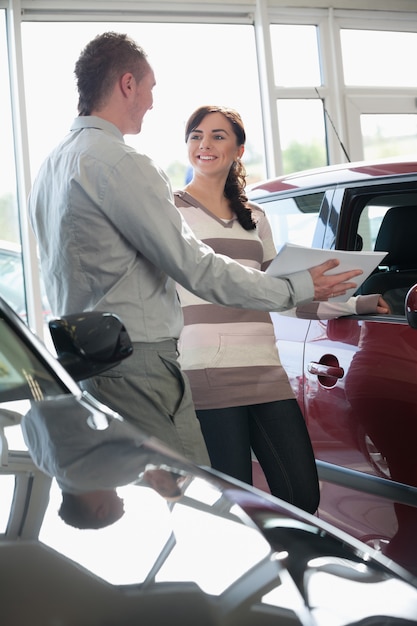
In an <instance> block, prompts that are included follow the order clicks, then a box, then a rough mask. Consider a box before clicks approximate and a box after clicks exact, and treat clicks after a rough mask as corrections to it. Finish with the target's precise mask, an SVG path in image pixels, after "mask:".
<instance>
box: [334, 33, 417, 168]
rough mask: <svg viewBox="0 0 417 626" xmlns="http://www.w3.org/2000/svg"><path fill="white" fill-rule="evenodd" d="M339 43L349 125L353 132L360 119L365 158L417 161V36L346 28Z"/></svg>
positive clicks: (415, 34) (416, 34) (414, 34)
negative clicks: (415, 61)
mask: <svg viewBox="0 0 417 626" xmlns="http://www.w3.org/2000/svg"><path fill="white" fill-rule="evenodd" d="M340 40H341V49H342V59H343V74H344V82H345V84H346V87H347V89H346V92H347V94H348V101H349V102H350V103H351V108H350V110H351V111H352V114H350V119H349V123H350V125H351V128H354V117H355V115H359V130H360V135H361V138H362V146H363V152H362V155H363V158H365V159H379V158H386V157H395V156H403V157H406V158H408V157H413V158H414V157H415V155H416V153H417V106H416V99H415V95H416V91H415V88H416V87H417V72H416V71H413V69H410V68H412V61H411V60H412V59H415V58H416V57H417V33H413V32H403V31H402V32H394V31H384V30H358V29H348V28H342V29H341V31H340ZM364 50H372V54H363V51H364ZM348 111H349V107H348ZM362 155H361V156H362Z"/></svg>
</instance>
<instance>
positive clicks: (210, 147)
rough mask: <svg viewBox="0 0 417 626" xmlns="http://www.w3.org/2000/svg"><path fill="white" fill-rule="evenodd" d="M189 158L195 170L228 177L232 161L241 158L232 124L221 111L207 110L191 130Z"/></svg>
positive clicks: (241, 152) (241, 151)
mask: <svg viewBox="0 0 417 626" xmlns="http://www.w3.org/2000/svg"><path fill="white" fill-rule="evenodd" d="M187 146H188V158H189V160H190V163H191V165H192V167H193V169H194V172H195V173H198V174H204V175H214V174H216V175H219V174H224V175H226V176H227V174H228V172H229V170H230V168H231V166H232V163H233V162H234V161H236V159H237V158H238V157H241V156H242V154H243V151H244V147H243V146H238V145H237V138H236V135H235V133H234V132H233V126H232V124H231V123H230V122H229V120H228V119H227V117H225V116H224V115H223V114H222V113H208V114H207V115H206V116H205V117H204V118H203V120H202V121H201V122H200V124H199V125H198V126H197V127H196V128H195V129H194V130H193V131H192V132H191V133H190V135H189V137H188V140H187Z"/></svg>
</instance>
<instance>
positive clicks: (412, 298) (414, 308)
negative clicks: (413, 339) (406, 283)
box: [405, 285, 417, 329]
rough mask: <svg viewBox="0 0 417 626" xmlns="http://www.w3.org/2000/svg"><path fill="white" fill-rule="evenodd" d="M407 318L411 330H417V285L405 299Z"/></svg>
mask: <svg viewBox="0 0 417 626" xmlns="http://www.w3.org/2000/svg"><path fill="white" fill-rule="evenodd" d="M405 316H406V318H407V322H408V323H409V324H410V326H411V328H416V329H417V285H414V286H413V287H411V289H410V290H409V291H408V293H407V295H406V297H405Z"/></svg>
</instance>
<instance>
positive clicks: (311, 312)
mask: <svg viewBox="0 0 417 626" xmlns="http://www.w3.org/2000/svg"><path fill="white" fill-rule="evenodd" d="M378 300H379V294H370V295H366V296H352V297H351V298H349V299H348V300H347V301H346V302H329V301H327V302H315V301H313V302H309V303H308V304H304V305H302V306H299V307H295V308H293V309H290V310H288V311H286V314H287V315H289V316H291V317H299V318H301V319H309V320H311V319H316V320H331V319H336V318H338V317H344V316H346V315H371V314H372V313H376V312H377V310H376V309H377V305H378Z"/></svg>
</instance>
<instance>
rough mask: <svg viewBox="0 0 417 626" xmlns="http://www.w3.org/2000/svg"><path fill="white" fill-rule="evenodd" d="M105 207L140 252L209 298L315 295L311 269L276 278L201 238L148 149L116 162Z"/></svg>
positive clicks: (254, 301)
mask: <svg viewBox="0 0 417 626" xmlns="http://www.w3.org/2000/svg"><path fill="white" fill-rule="evenodd" d="M120 189H122V190H123V193H122V194H121V193H120ZM103 210H104V212H105V213H106V215H107V217H108V219H110V220H111V221H112V222H113V223H114V224H115V225H116V227H117V229H118V230H119V231H120V232H121V233H122V234H123V235H124V237H125V238H126V239H127V240H128V241H129V242H130V243H131V245H132V246H134V248H135V249H136V250H138V252H139V253H140V254H142V255H143V256H144V257H146V259H147V260H148V261H150V262H151V263H152V264H153V265H155V266H156V267H158V268H160V269H161V270H163V271H164V272H165V273H166V274H167V275H168V276H170V277H171V278H172V279H174V280H175V281H176V282H178V283H180V284H181V285H182V286H183V287H185V288H186V289H188V290H189V291H191V292H193V293H195V294H196V295H198V296H200V297H201V298H204V299H205V300H208V301H210V302H215V303H218V304H224V305H229V306H236V307H241V308H249V309H257V310H269V311H282V310H285V309H288V308H290V307H293V306H295V305H297V304H299V303H303V302H307V301H310V300H311V299H312V297H313V295H314V285H313V281H312V278H311V274H310V272H308V271H303V272H297V273H294V274H291V275H288V276H286V277H283V278H275V277H272V276H269V275H265V274H264V273H263V272H260V271H258V270H255V269H251V268H248V267H244V266H242V265H240V264H239V263H236V262H235V261H233V260H231V259H230V258H229V257H226V256H222V255H216V254H215V253H214V252H213V250H212V249H211V248H210V247H209V246H207V245H205V244H203V243H202V242H201V241H199V240H197V239H196V237H195V236H194V234H193V232H192V230H191V229H190V227H189V226H188V225H187V224H186V222H185V220H184V219H183V218H182V216H181V214H180V212H179V211H178V210H177V208H176V206H175V204H174V200H173V194H172V190H171V185H170V183H169V180H168V178H167V176H166V175H165V174H164V172H163V171H162V170H160V169H159V168H158V167H157V166H156V165H155V164H154V163H153V162H152V161H151V160H150V159H148V157H146V156H144V155H139V154H137V153H136V152H134V151H132V153H128V154H126V155H125V156H124V157H123V158H122V159H121V161H120V162H119V164H118V165H117V166H116V167H114V168H113V170H112V173H111V175H110V176H109V179H108V181H107V182H106V193H105V198H104V202H103Z"/></svg>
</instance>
